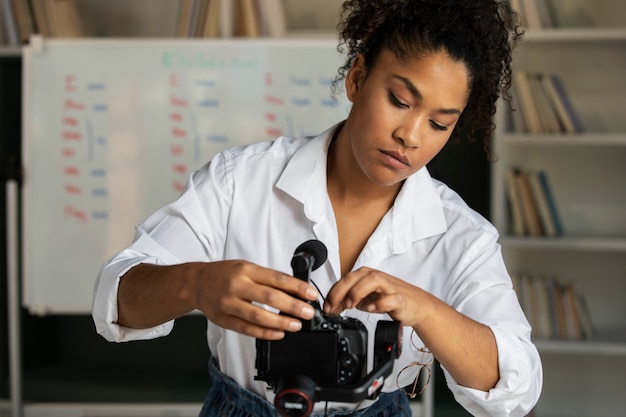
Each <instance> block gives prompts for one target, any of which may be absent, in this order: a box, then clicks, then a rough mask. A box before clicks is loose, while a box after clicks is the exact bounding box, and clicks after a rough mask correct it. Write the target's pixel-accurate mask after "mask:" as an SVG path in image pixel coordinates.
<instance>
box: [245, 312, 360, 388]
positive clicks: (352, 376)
mask: <svg viewBox="0 0 626 417" xmlns="http://www.w3.org/2000/svg"><path fill="white" fill-rule="evenodd" d="M316 304H317V303H316ZM316 307H317V308H315V316H314V317H313V319H311V320H307V321H305V322H303V323H302V324H303V326H302V330H300V331H299V332H297V333H286V334H285V338H284V339H282V340H277V341H267V340H260V339H259V340H257V371H258V374H257V378H258V379H261V380H264V381H267V382H268V383H269V384H270V385H272V386H274V385H276V384H277V383H278V382H279V381H280V379H281V378H282V377H284V376H286V375H290V374H300V375H306V376H307V377H309V378H311V379H312V380H313V381H315V383H316V384H318V385H323V386H340V385H345V384H350V383H354V382H356V381H358V380H359V379H361V378H362V377H364V376H365V375H366V373H367V372H366V365H367V329H366V328H365V326H364V325H363V323H361V321H359V320H357V319H354V318H349V317H341V316H330V315H327V314H324V313H323V312H322V311H321V310H320V309H319V304H318V305H317V306H316Z"/></svg>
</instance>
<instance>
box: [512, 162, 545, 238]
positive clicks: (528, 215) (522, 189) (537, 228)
mask: <svg viewBox="0 0 626 417" xmlns="http://www.w3.org/2000/svg"><path fill="white" fill-rule="evenodd" d="M515 178H516V184H517V186H518V190H519V194H520V196H521V197H522V198H521V200H522V213H523V216H524V224H525V226H526V230H525V232H526V234H527V235H529V236H533V237H540V236H543V235H544V231H543V227H542V225H541V220H540V219H539V213H538V211H537V205H536V203H535V200H534V198H533V193H532V190H531V188H530V181H529V179H528V174H527V173H526V171H523V170H517V171H516V175H515Z"/></svg>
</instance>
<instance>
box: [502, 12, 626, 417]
mask: <svg viewBox="0 0 626 417" xmlns="http://www.w3.org/2000/svg"><path fill="white" fill-rule="evenodd" d="M512 3H515V2H512ZM548 5H549V6H550V9H551V13H552V16H553V18H554V26H552V27H545V26H544V27H537V26H534V27H528V28H527V30H526V35H525V37H524V39H523V41H522V43H521V44H520V46H519V47H518V49H517V51H516V55H515V58H514V59H515V61H514V67H515V69H516V70H521V71H533V72H540V73H556V74H558V75H559V76H560V77H561V79H562V81H563V84H564V85H565V87H566V89H567V93H568V95H569V96H570V98H571V101H572V103H573V106H574V108H575V110H576V113H577V114H578V117H579V118H580V123H581V125H582V127H583V129H582V131H580V132H575V133H563V132H556V133H537V134H531V133H527V132H525V131H524V130H523V129H519V128H517V129H516V128H515V123H514V118H515V116H513V114H511V112H510V111H509V109H508V107H506V105H504V104H502V105H501V106H500V108H499V109H498V114H497V116H496V117H497V119H496V121H497V128H496V134H495V140H494V144H493V150H494V156H495V157H496V158H497V160H496V162H495V163H494V164H492V176H491V182H492V183H491V216H492V221H493V222H494V224H495V225H496V227H497V228H498V229H499V230H500V232H501V244H502V249H503V253H504V257H505V260H506V262H507V266H508V269H509V271H510V272H511V273H512V274H521V273H524V274H528V275H531V276H541V277H557V278H558V279H559V280H560V281H563V282H568V283H572V284H573V285H574V286H575V288H576V290H577V292H578V293H580V294H581V295H582V296H583V297H584V299H585V301H586V304H587V306H588V310H589V314H590V316H591V321H592V324H593V327H594V334H593V336H592V337H590V338H583V339H581V340H563V339H558V338H544V339H540V338H537V339H536V344H537V347H538V349H539V351H540V353H541V356H542V361H543V366H544V389H543V393H542V397H541V399H540V401H539V403H538V405H537V407H536V410H535V415H536V416H538V417H552V416H554V417H564V416H574V417H576V416H588V415H593V416H598V417H613V416H619V415H623V408H624V402H623V399H622V398H623V395H622V394H621V393H619V392H618V391H619V390H618V389H616V388H615V387H617V386H621V387H623V386H624V385H625V384H626V303H624V300H623V295H624V294H626V191H624V190H625V188H624V186H623V180H624V178H626V118H624V117H623V109H624V108H625V106H626V81H624V79H623V73H624V69H625V68H626V18H625V16H626V2H617V1H609V0H602V1H597V2H587V1H584V0H552V1H548ZM513 167H515V168H520V169H523V170H526V171H531V172H532V171H539V170H541V171H544V172H546V173H547V175H548V177H549V179H550V183H551V188H552V191H553V193H552V194H553V198H554V200H555V201H556V206H557V210H558V213H559V217H560V220H561V222H562V225H563V232H562V234H560V235H558V236H555V237H545V236H533V237H530V236H528V234H527V233H523V234H521V235H520V234H519V233H514V229H513V228H512V221H513V218H512V210H511V204H510V200H509V196H508V188H507V181H506V175H507V171H508V170H509V169H511V168H513ZM527 313H528V312H527Z"/></svg>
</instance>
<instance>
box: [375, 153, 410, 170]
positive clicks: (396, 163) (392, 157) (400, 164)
mask: <svg viewBox="0 0 626 417" xmlns="http://www.w3.org/2000/svg"><path fill="white" fill-rule="evenodd" d="M380 152H381V153H382V155H383V159H384V161H385V162H386V163H387V164H388V165H391V166H392V167H394V168H398V169H401V168H406V167H410V166H411V163H410V162H409V159H408V158H407V157H406V156H404V155H402V154H401V153H399V152H395V151H383V150H381V151H380Z"/></svg>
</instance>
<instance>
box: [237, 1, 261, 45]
mask: <svg viewBox="0 0 626 417" xmlns="http://www.w3.org/2000/svg"><path fill="white" fill-rule="evenodd" d="M236 16H237V18H236V22H237V32H236V33H237V35H238V36H243V37H247V38H257V37H259V36H260V35H261V30H260V28H259V13H258V11H257V8H256V3H255V0H239V1H238V2H237V13H236Z"/></svg>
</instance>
